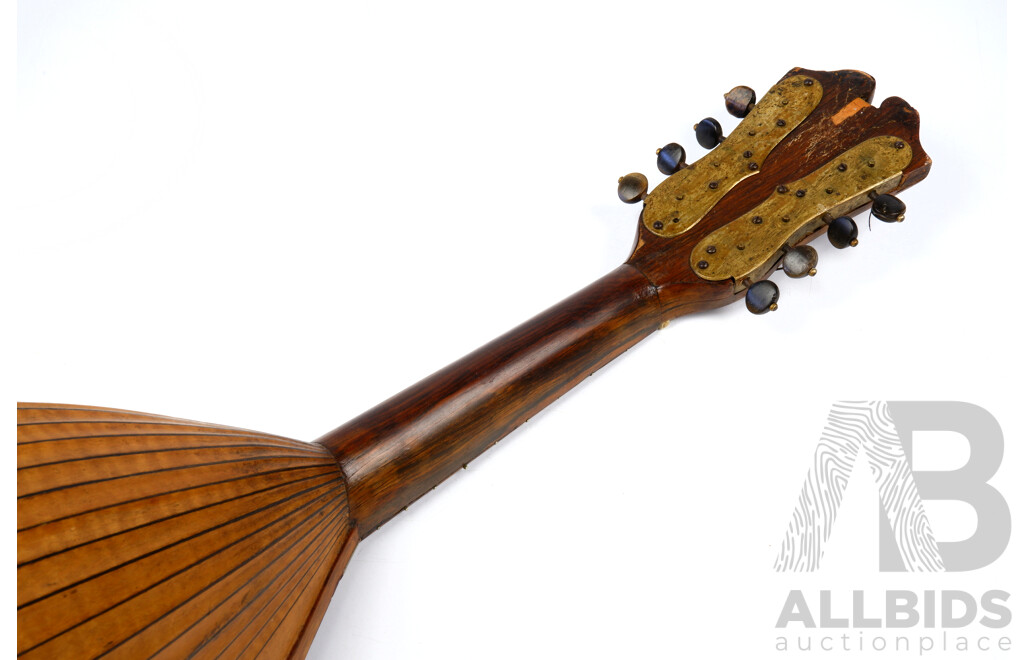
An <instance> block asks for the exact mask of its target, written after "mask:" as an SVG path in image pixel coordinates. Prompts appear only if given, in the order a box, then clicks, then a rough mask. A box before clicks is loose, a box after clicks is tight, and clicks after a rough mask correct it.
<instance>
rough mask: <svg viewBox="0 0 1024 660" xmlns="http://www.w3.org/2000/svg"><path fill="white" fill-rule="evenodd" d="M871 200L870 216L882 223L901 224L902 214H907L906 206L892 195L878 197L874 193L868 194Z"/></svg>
mask: <svg viewBox="0 0 1024 660" xmlns="http://www.w3.org/2000/svg"><path fill="white" fill-rule="evenodd" d="M868 197H870V198H871V200H872V202H873V203H872V204H871V215H872V216H874V217H876V218H878V219H879V220H881V221H882V222H903V214H904V213H906V212H907V205H906V204H904V203H903V202H901V201H900V200H899V199H898V198H896V197H895V196H893V195H879V194H878V193H876V192H871V193H869V194H868Z"/></svg>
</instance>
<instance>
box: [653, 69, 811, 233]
mask: <svg viewBox="0 0 1024 660" xmlns="http://www.w3.org/2000/svg"><path fill="white" fill-rule="evenodd" d="M822 91H823V90H822V87H821V83H819V82H818V81H817V80H815V79H814V78H811V77H809V76H803V75H796V76H790V77H789V78H786V79H784V80H782V81H781V82H779V83H778V84H776V85H775V86H774V87H772V88H771V89H770V90H769V91H768V93H767V94H765V96H764V98H763V99H761V102H760V103H758V104H757V105H756V106H754V109H753V110H751V111H750V114H749V115H747V116H746V118H745V119H744V120H743V121H741V122H740V124H739V126H737V127H736V129H735V130H733V132H732V133H730V134H729V137H727V138H725V140H724V141H723V142H722V143H721V144H719V145H718V146H717V147H715V148H714V149H712V150H711V151H710V152H708V154H707V155H705V156H704V157H703V158H701V159H700V160H698V161H697V162H696V163H693V164H692V165H689V166H688V167H685V168H683V169H682V170H680V171H678V172H676V173H675V174H673V175H672V176H670V177H669V178H667V179H665V180H664V181H662V182H661V184H659V185H658V187H657V188H655V189H654V190H653V191H651V194H649V195H648V196H647V199H646V200H645V204H644V212H643V222H644V226H646V227H647V228H648V229H649V230H651V231H652V232H654V233H655V234H657V235H658V236H664V237H671V236H678V235H679V234H682V233H683V232H685V231H686V230H688V229H689V228H690V227H693V226H694V225H695V224H697V221H699V220H700V219H701V218H703V217H704V216H705V215H706V214H707V212H708V211H710V210H711V208H712V207H713V206H714V205H715V204H716V203H718V200H720V199H722V197H724V196H725V194H726V193H727V192H729V191H730V190H731V189H732V188H733V186H735V185H736V184H737V183H739V182H740V181H742V180H743V179H746V178H747V177H748V176H753V175H755V174H757V173H758V171H759V170H760V167H761V165H762V164H763V163H764V159H765V158H766V157H767V156H768V154H769V153H771V150H772V149H774V148H775V147H776V146H777V145H778V144H779V143H780V142H782V140H783V139H784V138H785V137H786V136H787V135H789V134H790V132H791V131H792V130H793V129H794V128H796V127H797V126H798V125H800V122H802V121H803V120H804V119H806V118H807V116H808V115H810V114H811V112H812V111H813V110H814V108H816V107H817V106H818V103H820V102H821V95H822Z"/></svg>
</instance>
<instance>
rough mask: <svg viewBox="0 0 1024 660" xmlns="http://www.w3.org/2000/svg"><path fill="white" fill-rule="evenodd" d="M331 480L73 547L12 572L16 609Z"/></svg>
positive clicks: (310, 480)
mask: <svg viewBox="0 0 1024 660" xmlns="http://www.w3.org/2000/svg"><path fill="white" fill-rule="evenodd" d="M336 481H337V475H335V474H330V473H328V474H323V475H319V476H312V477H307V478H306V479H304V480H299V481H292V482H289V483H286V484H281V485H278V486H274V487H271V488H269V489H264V490H259V491H256V492H255V493H251V494H248V495H244V496H242V497H238V498H232V499H230V500H227V501H225V502H220V503H218V504H213V505H211V506H209V507H202V508H199V509H194V510H192V511H189V512H187V513H183V514H181V515H179V516H174V517H172V518H165V519H164V520H163V521H161V522H158V523H154V524H150V525H146V526H143V527H137V528H135V529H133V530H130V531H125V532H123V533H120V534H113V535H110V536H107V537H106V538H104V539H102V540H99V541H95V542H93V543H86V544H81V545H78V546H77V547H75V548H73V549H66V550H64V551H63V552H60V553H55V554H52V555H50V556H49V557H47V558H46V559H44V560H40V561H36V562H33V563H31V564H26V565H23V566H20V567H19V568H18V607H22V606H24V605H26V604H28V603H30V602H34V601H36V600H39V599H41V598H44V597H46V596H48V595H51V594H53V593H55V592H58V591H61V590H63V589H68V588H71V587H73V586H75V585H77V584H79V583H81V582H85V581H86V580H88V579H93V578H95V577H97V576H99V575H101V574H103V573H106V572H108V571H112V570H114V569H116V568H119V567H121V566H124V565H127V564H129V563H131V562H133V561H138V560H139V559H141V558H143V557H146V556H148V555H150V554H152V553H155V552H157V551H159V550H162V549H164V548H169V547H172V546H173V545H175V544H178V543H182V542H184V541H187V540H189V539H191V538H193V537H196V536H198V535H200V534H203V533H206V532H208V531H209V530H210V529H213V528H216V527H221V526H226V525H229V524H231V523H233V522H237V521H239V520H241V519H242V518H244V517H246V516H249V515H253V514H254V513H256V512H258V511H261V510H263V509H265V508H266V507H269V506H272V505H275V504H277V503H280V502H282V501H285V500H286V499H287V498H289V497H291V496H294V495H296V494H301V493H302V492H305V491H307V490H308V489H311V488H317V487H320V486H323V485H325V484H331V483H334V482H336Z"/></svg>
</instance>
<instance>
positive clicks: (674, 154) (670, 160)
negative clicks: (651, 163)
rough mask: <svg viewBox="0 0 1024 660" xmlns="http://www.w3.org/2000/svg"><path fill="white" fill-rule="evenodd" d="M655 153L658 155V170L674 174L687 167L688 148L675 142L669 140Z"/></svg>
mask: <svg viewBox="0 0 1024 660" xmlns="http://www.w3.org/2000/svg"><path fill="white" fill-rule="evenodd" d="M655 153H657V155H658V171H659V172H661V173H662V174H667V175H672V174H675V173H676V172H678V171H679V170H681V169H683V168H684V167H686V150H685V149H683V148H682V147H681V146H680V145H678V144H676V143H675V142H669V143H668V144H666V145H665V146H664V147H662V148H661V149H658V150H657V151H656V152H655Z"/></svg>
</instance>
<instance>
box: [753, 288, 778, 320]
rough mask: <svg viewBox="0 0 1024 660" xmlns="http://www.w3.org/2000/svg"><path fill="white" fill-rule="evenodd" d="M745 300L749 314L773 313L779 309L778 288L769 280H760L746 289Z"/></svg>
mask: <svg viewBox="0 0 1024 660" xmlns="http://www.w3.org/2000/svg"><path fill="white" fill-rule="evenodd" d="M746 300H747V311H749V312H750V313H751V314H764V313H765V312H774V311H775V310H777V309H778V308H779V304H778V303H779V287H777V286H775V282H772V281H770V280H761V281H760V282H756V283H754V284H752V285H750V287H748V288H747V296H746Z"/></svg>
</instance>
